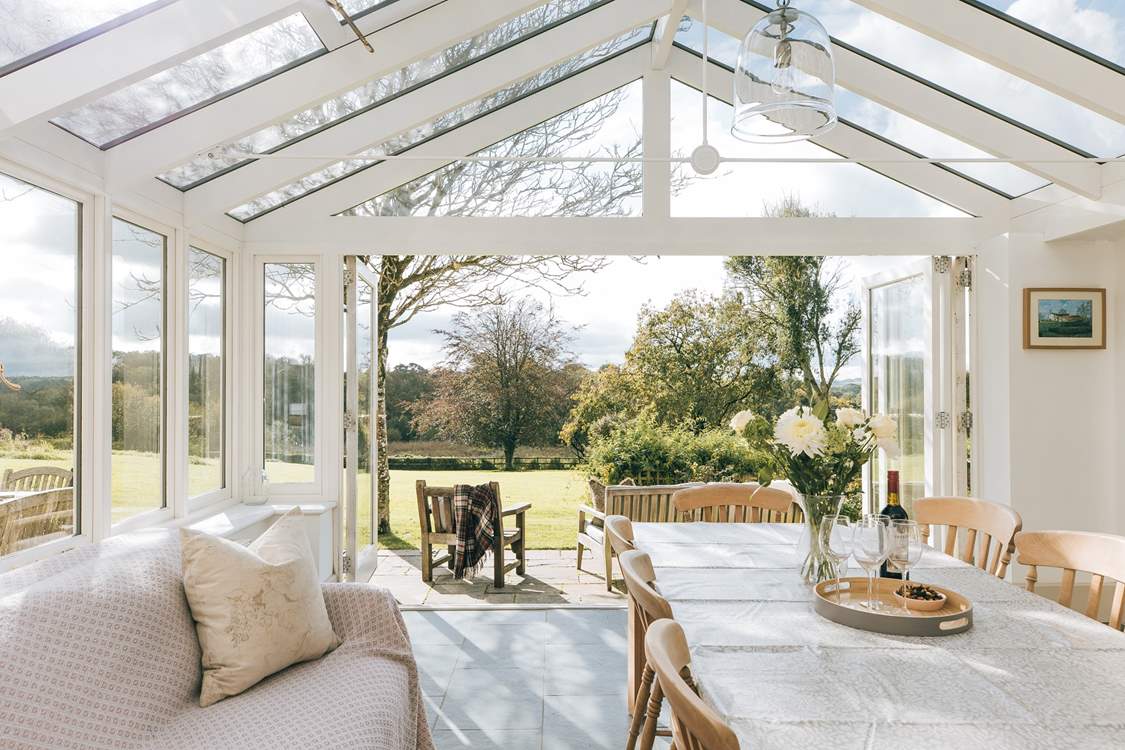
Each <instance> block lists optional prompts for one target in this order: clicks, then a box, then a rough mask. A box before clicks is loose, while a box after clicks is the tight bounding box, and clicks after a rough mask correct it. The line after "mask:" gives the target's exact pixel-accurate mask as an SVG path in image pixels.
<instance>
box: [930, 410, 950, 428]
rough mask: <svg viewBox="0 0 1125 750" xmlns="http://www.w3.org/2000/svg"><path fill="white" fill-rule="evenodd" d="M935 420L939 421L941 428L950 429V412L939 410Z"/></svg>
mask: <svg viewBox="0 0 1125 750" xmlns="http://www.w3.org/2000/svg"><path fill="white" fill-rule="evenodd" d="M934 421H935V422H936V423H937V428H938V429H939V430H948V429H949V424H950V418H949V412H947V411H939V412H938V413H937V414H935V415H934Z"/></svg>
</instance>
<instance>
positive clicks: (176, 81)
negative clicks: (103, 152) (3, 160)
mask: <svg viewBox="0 0 1125 750" xmlns="http://www.w3.org/2000/svg"><path fill="white" fill-rule="evenodd" d="M324 51H325V49H324V46H323V45H322V44H321V43H320V40H319V39H318V38H317V36H316V33H315V32H314V31H313V30H312V27H311V26H309V24H308V22H307V21H306V20H305V17H304V16H303V15H301V14H300V13H295V14H293V15H291V16H289V17H288V18H284V19H282V20H280V21H276V22H274V23H272V24H270V25H269V26H265V27H263V28H260V29H258V30H257V31H254V32H253V33H250V34H247V35H245V36H242V37H239V38H238V39H234V40H232V41H230V42H227V43H226V44H224V45H222V46H221V47H216V48H215V49H212V50H210V51H208V52H205V53H203V54H202V55H199V56H197V57H193V58H192V59H190V60H187V61H186V62H183V63H180V64H179V65H176V66H174V67H171V68H168V69H167V70H163V71H161V72H159V73H157V74H155V75H153V76H150V77H148V78H146V79H145V80H143V81H138V82H137V83H134V84H133V85H131V86H127V87H125V88H123V89H119V90H117V91H114V92H113V93H112V94H108V95H106V96H103V97H102V98H100V99H98V100H97V101H94V102H91V103H90V104H88V105H86V106H84V107H80V108H79V109H76V110H73V111H71V112H67V113H66V114H63V115H60V116H59V117H55V118H53V119H52V120H51V122H53V123H55V124H56V125H59V126H60V127H62V128H65V129H66V130H68V131H70V132H71V133H73V134H75V135H77V136H78V137H80V138H84V139H85V140H87V141H89V142H90V143H93V144H94V145H96V146H98V147H99V148H110V147H112V146H115V145H117V144H118V143H121V142H122V141H125V140H128V139H129V138H132V137H133V136H136V135H138V134H140V133H141V132H143V131H145V130H148V129H149V128H152V127H156V126H158V125H161V124H163V123H165V122H167V121H168V120H170V119H173V118H175V117H176V116H177V115H180V114H183V113H184V112H185V111H186V110H189V109H192V108H195V107H198V106H201V105H203V104H206V103H208V102H209V101H212V100H214V99H215V98H217V97H220V96H223V95H226V94H229V93H231V92H232V91H233V90H236V89H239V88H242V87H245V86H247V85H250V84H252V83H254V82H256V81H257V80H259V79H261V78H264V77H266V76H268V75H270V74H273V73H276V72H278V71H279V70H280V69H282V68H285V67H287V66H290V65H294V64H297V63H299V62H302V61H304V60H306V59H308V58H310V57H312V56H315V55H317V54H320V53H322V52H324Z"/></svg>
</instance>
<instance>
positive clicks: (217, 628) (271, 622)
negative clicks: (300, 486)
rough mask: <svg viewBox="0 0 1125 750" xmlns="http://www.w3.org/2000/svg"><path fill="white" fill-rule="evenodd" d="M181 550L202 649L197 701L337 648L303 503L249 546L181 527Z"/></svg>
mask: <svg viewBox="0 0 1125 750" xmlns="http://www.w3.org/2000/svg"><path fill="white" fill-rule="evenodd" d="M180 550H181V556H182V559H183V573H184V592H185V593H186V594H187V600H188V604H189V605H190V606H191V616H192V618H194V620H195V630H196V633H197V634H198V636H199V645H200V647H201V648H202V650H203V689H202V691H201V693H200V695H199V705H201V706H210V705H211V704H212V703H215V702H217V701H220V700H222V699H223V698H227V697H229V696H232V695H238V694H239V693H241V692H242V691H243V690H246V689H247V688H248V687H250V686H251V685H254V684H256V683H258V682H259V681H261V680H262V679H263V678H265V677H268V676H269V675H271V674H273V673H274V672H277V671H278V670H281V669H284V668H285V667H288V666H289V665H291V664H296V663H297V662H302V661H308V660H309V659H316V658H319V657H321V656H323V655H324V654H326V653H328V652H329V651H331V650H332V649H334V648H336V646H338V645H340V639H339V638H337V637H336V633H335V632H333V630H332V623H331V622H329V620H328V610H327V609H325V607H324V596H323V594H321V591H320V581H319V580H318V579H317V572H316V565H315V563H314V562H313V554H312V549H311V548H310V547H309V540H308V537H307V536H306V535H305V530H304V523H303V521H302V519H301V512H300V510H299V509H298V508H294V509H292V510H290V511H289V512H288V513H286V514H285V515H284V516H282V517H281V518H279V519H278V520H277V521H276V522H275V523H274V524H273V526H271V527H270V528H269V529H267V530H266V532H265V533H264V534H262V535H261V536H260V537H258V538H257V539H256V540H255V541H254V542H253V543H252V544H251V545H250V546H249V547H243V546H242V545H241V544H238V543H237V542H232V541H230V540H229V539H223V538H222V537H217V536H212V535H210V534H205V533H203V532H202V531H193V530H191V529H181V530H180Z"/></svg>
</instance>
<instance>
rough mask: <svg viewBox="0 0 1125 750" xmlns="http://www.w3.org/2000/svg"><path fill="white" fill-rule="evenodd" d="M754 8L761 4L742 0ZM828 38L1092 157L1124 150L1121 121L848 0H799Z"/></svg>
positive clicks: (1113, 154)
mask: <svg viewBox="0 0 1125 750" xmlns="http://www.w3.org/2000/svg"><path fill="white" fill-rule="evenodd" d="M743 2H748V3H749V4H751V5H754V6H755V7H766V6H763V5H761V4H760V3H757V2H751V0H743ZM801 10H804V11H806V12H809V13H812V14H814V15H815V16H816V17H817V18H819V19H820V21H821V23H823V24H824V26H825V28H827V29H828V31H829V33H830V34H831V35H832V37H833V39H835V40H837V41H840V42H843V43H845V44H848V45H850V46H852V47H855V48H856V49H857V50H859V51H860V52H861V54H867V55H873V56H874V57H876V58H878V59H879V60H881V61H884V62H887V63H890V64H891V65H895V66H897V67H899V68H901V69H903V70H904V71H906V72H907V73H909V74H911V75H913V76H916V77H918V78H920V79H922V80H924V81H926V82H928V83H930V84H931V85H935V86H938V87H941V88H944V89H947V90H949V91H951V92H953V93H955V94H956V95H959V96H961V97H963V98H966V99H968V100H971V101H972V102H974V103H976V104H977V106H979V107H981V108H982V109H987V110H990V111H992V112H995V113H998V114H1000V115H1002V116H1004V117H1006V118H1008V119H1010V120H1013V121H1015V122H1017V123H1023V124H1024V125H1025V126H1027V127H1028V128H1029V129H1034V130H1036V131H1039V132H1040V133H1041V134H1043V135H1045V136H1046V137H1049V138H1052V139H1054V140H1056V141H1058V142H1059V143H1060V144H1062V145H1066V146H1068V147H1070V148H1071V149H1075V150H1080V151H1082V152H1085V153H1087V154H1091V155H1094V156H1117V155H1119V154H1122V153H1125V125H1122V124H1120V123H1117V122H1114V121H1113V120H1110V119H1108V118H1105V117H1102V116H1101V115H1099V114H1097V113H1095V112H1092V111H1090V110H1088V109H1086V108H1085V107H1082V106H1080V105H1078V104H1075V103H1074V102H1071V101H1069V100H1067V99H1064V98H1063V97H1061V96H1057V95H1055V94H1052V93H1051V92H1049V91H1046V90H1045V89H1042V88H1040V87H1039V86H1036V85H1034V84H1032V83H1029V82H1028V81H1025V80H1023V79H1022V78H1018V77H1017V76H1014V75H1011V74H1009V73H1006V72H1004V71H1002V70H1000V69H999V68H996V67H994V66H992V65H989V64H988V63H985V62H982V61H980V60H978V59H976V58H975V57H972V56H971V55H968V54H966V53H964V52H961V51H959V50H956V49H954V48H953V47H950V46H949V45H947V44H944V43H942V42H939V41H938V40H936V39H933V38H932V37H929V36H926V35H925V34H921V33H919V32H917V31H914V30H913V29H909V28H907V27H905V26H903V25H902V24H900V23H897V22H895V21H892V20H891V19H889V18H886V17H885V16H881V15H879V14H878V13H874V12H872V11H869V10H867V9H866V8H863V7H860V6H859V5H857V4H856V3H854V2H851V0H802V3H801Z"/></svg>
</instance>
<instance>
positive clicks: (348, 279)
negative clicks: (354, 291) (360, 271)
mask: <svg viewBox="0 0 1125 750" xmlns="http://www.w3.org/2000/svg"><path fill="white" fill-rule="evenodd" d="M353 281H355V274H354V273H352V272H351V271H344V286H345V287H348V286H351V284H352V282H353Z"/></svg>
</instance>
